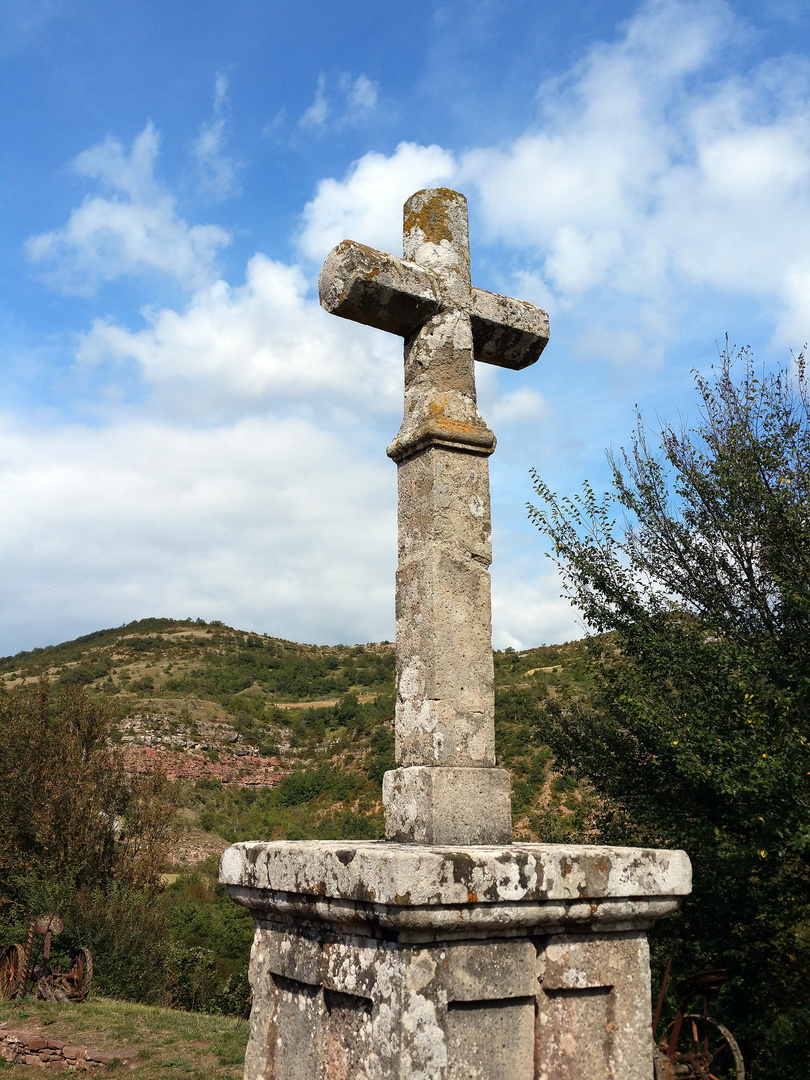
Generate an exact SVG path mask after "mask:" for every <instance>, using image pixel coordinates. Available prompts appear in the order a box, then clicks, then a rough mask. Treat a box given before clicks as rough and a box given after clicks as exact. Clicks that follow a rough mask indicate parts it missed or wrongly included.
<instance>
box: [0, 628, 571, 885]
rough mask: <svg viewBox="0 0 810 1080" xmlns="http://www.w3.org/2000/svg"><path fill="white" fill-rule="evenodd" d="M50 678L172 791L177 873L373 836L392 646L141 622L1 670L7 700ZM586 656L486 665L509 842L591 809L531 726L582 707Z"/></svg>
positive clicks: (549, 835)
mask: <svg viewBox="0 0 810 1080" xmlns="http://www.w3.org/2000/svg"><path fill="white" fill-rule="evenodd" d="M42 676H45V677H47V678H48V679H49V680H50V681H51V683H52V684H54V685H55V687H56V688H58V687H60V686H66V685H76V684H81V685H83V686H85V687H86V690H87V692H88V693H90V694H100V695H103V696H104V697H106V698H108V699H109V700H110V701H111V702H112V704H113V706H114V708H115V710H116V715H117V717H118V720H117V724H116V726H115V729H114V731H113V739H114V740H115V741H117V742H119V743H120V745H121V746H122V748H123V749H124V752H125V755H126V761H127V765H128V768H130V769H131V770H132V771H141V770H143V769H147V768H151V767H154V766H157V767H159V768H160V769H161V771H163V772H164V773H165V774H166V775H167V777H168V778H169V779H170V780H171V782H172V784H173V787H174V791H173V805H174V806H175V830H176V838H175V842H174V845H173V848H172V857H173V862H174V863H175V866H174V867H169V868H168V869H169V870H170V871H171V870H179V869H181V868H182V867H183V866H186V865H189V864H191V863H195V862H198V861H200V860H202V859H204V858H205V857H206V856H208V855H211V854H213V853H215V852H217V851H219V850H221V849H222V847H224V845H225V844H226V843H230V842H233V841H234V840H237V839H247V838H253V839H255V838H265V839H272V838H289V839H304V838H308V837H321V838H346V839H351V838H355V839H361V838H372V837H376V836H380V835H382V827H383V821H382V806H381V801H380V800H381V790H380V784H381V780H382V775H383V773H384V772H385V770H386V769H388V768H392V767H393V716H394V646H393V644H392V643H391V642H387V641H384V642H379V643H372V644H365V645H352V646H349V645H335V646H324V645H320V646H319V645H302V644H297V643H295V642H291V641H285V640H283V639H280V638H273V637H268V636H267V635H262V634H254V633H249V632H245V631H240V630H237V629H234V628H232V627H229V626H225V625H224V624H223V623H221V622H218V621H215V622H212V623H205V622H204V621H203V620H202V619H197V620H195V621H192V620H190V619H188V620H185V621H180V620H174V619H160V618H150V619H141V620H139V621H137V622H132V623H128V624H127V625H126V626H122V627H117V628H114V629H108V630H98V631H95V632H94V633H91V634H85V635H83V636H82V637H79V638H76V639H75V640H73V641H68V642H63V643H61V644H59V645H52V646H49V647H47V648H42V649H33V650H30V651H27V652H21V653H18V654H17V655H15V656H9V657H3V658H0V678H2V679H3V680H5V681H6V682H7V683H9V684H15V683H16V684H17V685H19V683H20V682H25V683H34V682H36V681H38V680H39V679H40V678H41V677H42ZM587 678H588V677H587V665H586V663H585V648H584V643H583V642H568V643H565V644H563V645H555V646H545V645H544V646H540V647H538V648H534V649H528V650H525V651H522V652H515V651H514V650H511V649H507V650H505V651H503V652H496V653H495V684H496V730H497V750H498V757H499V761H500V764H502V765H503V766H504V767H505V768H507V769H508V770H509V771H510V773H511V774H512V779H513V792H514V794H513V809H514V814H515V830H516V835H519V836H521V837H525V838H539V837H540V836H541V835H542V837H543V838H545V839H561V838H563V837H571V836H573V835H576V834H578V833H579V832H581V831H582V830H583V829H584V827H585V825H586V817H587V799H584V798H583V794H582V793H581V792H580V791H577V790H575V789H574V788H573V787H572V786H571V785H570V782H569V781H566V780H564V779H562V778H559V777H555V776H554V774H553V772H552V771H551V769H550V753H549V752H548V750H547V749H546V748H545V747H544V746H542V745H540V744H538V742H537V739H536V734H535V721H536V718H537V712H538V710H540V709H542V708H543V707H544V702H546V701H547V700H548V699H549V698H550V697H554V696H559V695H563V696H567V695H576V696H580V695H582V694H583V693H586V692H587Z"/></svg>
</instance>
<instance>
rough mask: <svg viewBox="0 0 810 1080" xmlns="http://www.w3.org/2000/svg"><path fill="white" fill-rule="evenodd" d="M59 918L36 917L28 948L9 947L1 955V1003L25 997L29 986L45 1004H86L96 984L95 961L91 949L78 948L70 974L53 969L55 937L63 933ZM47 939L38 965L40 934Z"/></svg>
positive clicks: (26, 941) (31, 925)
mask: <svg viewBox="0 0 810 1080" xmlns="http://www.w3.org/2000/svg"><path fill="white" fill-rule="evenodd" d="M64 928H65V927H64V923H63V922H62V920H61V919H60V918H59V916H58V915H36V916H34V918H33V919H31V922H30V924H29V926H28V933H27V934H26V936H25V944H24V945H16V944H15V945H7V946H6V947H5V949H3V951H2V952H0V1001H7V1000H9V999H11V998H21V997H24V996H25V992H26V990H27V989H28V985H29V983H33V984H34V985H35V986H36V988H37V997H39V998H43V999H44V1000H45V1001H84V1000H85V998H86V997H87V995H88V993H89V991H90V984H91V983H92V981H93V958H92V957H91V955H90V950H89V949H77V950H76V952H75V953H74V954H73V957H72V959H71V962H70V967H68V969H67V970H66V971H62V969H61V968H60V967H59V966H58V965H57V966H55V967H51V965H50V956H51V938H53V937H55V936H56V935H57V934H61V933H62V931H63V930H64ZM37 934H41V935H42V936H43V938H44V941H43V945H42V957H41V960H40V962H39V963H38V964H36V965H35V963H34V942H35V939H36V935H37Z"/></svg>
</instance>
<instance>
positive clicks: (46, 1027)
mask: <svg viewBox="0 0 810 1080" xmlns="http://www.w3.org/2000/svg"><path fill="white" fill-rule="evenodd" d="M0 1025H2V1026H4V1027H7V1028H12V1029H14V1030H19V1031H28V1032H35V1033H37V1034H41V1035H43V1036H44V1037H46V1038H50V1039H61V1040H62V1041H64V1042H70V1043H74V1044H80V1045H82V1046H90V1047H93V1049H96V1050H106V1051H108V1052H114V1051H116V1050H124V1049H133V1050H136V1051H137V1057H136V1058H134V1060H133V1062H132V1064H131V1065H129V1066H126V1072H127V1076H128V1077H132V1080H172V1078H174V1077H177V1078H178V1080H206V1078H212V1077H219V1078H222V1080H241V1077H242V1070H243V1063H244V1060H245V1046H246V1045H247V1039H248V1032H249V1025H248V1022H247V1021H246V1020H237V1019H236V1018H234V1017H232V1016H212V1015H210V1014H208V1013H192V1012H181V1011H179V1010H177V1009H158V1008H155V1007H153V1006H150V1005H135V1004H133V1003H131V1002H127V1001H115V1000H113V999H112V998H101V997H91V998H90V999H89V1000H88V1001H86V1002H84V1003H83V1004H81V1005H73V1004H70V1003H66V1002H54V1003H51V1002H46V1001H37V1000H35V999H33V998H24V999H23V1000H22V1001H4V1002H0ZM94 1071H96V1070H94ZM0 1073H2V1074H4V1075H8V1076H9V1078H10V1080H11V1078H12V1077H14V1076H19V1077H20V1078H22V1077H25V1076H29V1075H30V1066H27V1065H10V1064H8V1063H6V1062H3V1061H0Z"/></svg>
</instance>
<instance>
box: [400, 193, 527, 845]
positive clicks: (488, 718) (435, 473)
mask: <svg viewBox="0 0 810 1080" xmlns="http://www.w3.org/2000/svg"><path fill="white" fill-rule="evenodd" d="M403 235H404V243H403V247H404V252H403V254H404V258H405V259H406V260H411V261H412V262H414V263H417V264H418V265H420V266H423V267H425V268H426V269H428V270H429V271H431V273H433V274H434V275H435V276H436V278H437V279H438V282H439V288H438V291H440V292H441V294H442V296H443V297H444V298H445V305H446V308H445V310H443V311H441V312H440V313H438V314H436V315H433V316H432V317H431V318H428V319H427V321H425V322H424V323H423V324H422V325H421V326H420V327H419V329H417V330H416V331H415V332H414V333H413V334H411V335H409V336H408V337H406V339H405V409H404V418H403V422H402V427H401V428H400V431H399V434H398V435H397V437H396V439H395V440H394V441H393V442H392V443H391V445H390V446H389V447H388V454H389V456H390V457H391V458H393V460H394V461H395V462H396V463H397V484H398V489H399V512H398V531H399V565H398V570H397V579H396V583H397V589H396V638H397V703H396V721H395V731H396V760H397V765H399V766H400V768H399V769H397V770H395V771H394V772H392V773H390V774H389V775H387V776H386V777H385V782H384V785H383V802H384V804H385V835H386V839H388V840H396V841H411V842H414V843H426V844H494V843H499V844H503V843H508V842H509V841H510V840H511V838H512V818H511V806H510V787H509V776H508V774H507V773H506V772H505V770H503V769H496V768H495V696H494V671H493V663H492V615H491V601H490V579H489V566H490V563H491V562H492V525H491V521H490V504H489V460H488V459H489V455H490V454H491V453H492V451H493V450H494V449H495V436H494V435H493V434H492V432H491V431H490V430H489V429H488V428H487V426H486V424H485V423H484V420H483V418H482V417H481V414H480V413H479V411H478V408H477V405H476V394H475V366H474V347H473V330H472V324H471V321H470V316H469V307H470V300H469V298H470V295H471V291H470V247H469V235H468V226H467V202H466V199H465V198H464V196H463V195H460V194H459V193H458V192H452V191H448V190H443V189H442V190H441V191H440V192H438V193H437V192H436V191H433V190H431V191H421V192H418V193H417V194H416V195H414V196H412V197H411V198H410V199H409V200H408V201H407V202H406V203H405V207H404V229H403ZM472 770H474V771H472Z"/></svg>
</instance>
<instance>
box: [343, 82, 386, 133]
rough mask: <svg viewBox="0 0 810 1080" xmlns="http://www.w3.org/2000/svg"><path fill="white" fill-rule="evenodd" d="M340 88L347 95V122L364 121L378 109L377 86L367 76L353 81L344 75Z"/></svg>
mask: <svg viewBox="0 0 810 1080" xmlns="http://www.w3.org/2000/svg"><path fill="white" fill-rule="evenodd" d="M340 88H341V90H342V91H343V92H344V93H345V95H346V120H347V121H349V122H353V121H357V120H361V119H363V118H364V117H365V116H367V115H368V114H369V113H370V112H372V111H373V110H374V109H376V107H377V85H376V83H373V82H372V81H371V79H369V78H368V76H366V75H358V76H357V78H356V79H352V77H351V76H350V75H344V76H343V77H342V78H341V80H340Z"/></svg>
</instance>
